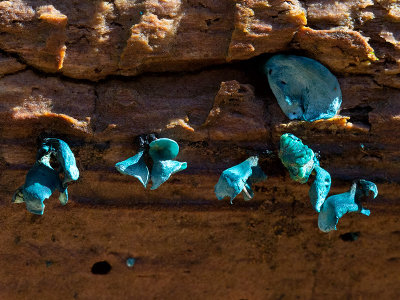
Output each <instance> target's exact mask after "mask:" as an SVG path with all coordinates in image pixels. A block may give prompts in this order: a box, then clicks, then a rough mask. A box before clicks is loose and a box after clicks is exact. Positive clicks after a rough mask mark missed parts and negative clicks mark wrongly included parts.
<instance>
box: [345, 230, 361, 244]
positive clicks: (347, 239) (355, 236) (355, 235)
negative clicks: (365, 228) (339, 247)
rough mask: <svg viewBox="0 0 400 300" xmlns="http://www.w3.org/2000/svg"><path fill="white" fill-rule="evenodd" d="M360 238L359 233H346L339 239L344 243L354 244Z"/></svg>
mask: <svg viewBox="0 0 400 300" xmlns="http://www.w3.org/2000/svg"><path fill="white" fill-rule="evenodd" d="M359 236H360V232H359V231H357V232H346V233H344V234H341V235H340V238H341V239H342V241H344V242H354V241H356V240H357V239H358V238H359Z"/></svg>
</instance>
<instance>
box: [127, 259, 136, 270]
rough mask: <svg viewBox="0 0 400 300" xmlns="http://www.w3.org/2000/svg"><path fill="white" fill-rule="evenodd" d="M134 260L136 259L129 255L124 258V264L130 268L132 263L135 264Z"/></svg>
mask: <svg viewBox="0 0 400 300" xmlns="http://www.w3.org/2000/svg"><path fill="white" fill-rule="evenodd" d="M135 262H136V259H134V258H133V257H129V258H128V259H127V260H126V266H127V267H128V268H132V267H133V265H134V264H135Z"/></svg>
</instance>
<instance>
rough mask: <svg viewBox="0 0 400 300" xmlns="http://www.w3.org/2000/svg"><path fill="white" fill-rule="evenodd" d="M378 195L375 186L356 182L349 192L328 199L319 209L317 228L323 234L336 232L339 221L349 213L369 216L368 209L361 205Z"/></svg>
mask: <svg viewBox="0 0 400 300" xmlns="http://www.w3.org/2000/svg"><path fill="white" fill-rule="evenodd" d="M377 195H378V188H377V187H376V185H375V184H374V183H373V182H371V181H367V180H363V179H361V180H356V181H355V182H354V183H353V185H352V186H351V188H350V191H348V192H346V193H343V194H338V195H333V196H330V197H328V198H327V199H326V200H325V202H324V203H323V205H322V207H321V212H320V213H319V216H318V227H319V229H320V230H321V231H323V232H329V231H331V230H336V225H337V223H338V222H339V219H340V218H341V217H342V216H343V215H345V214H346V213H350V212H358V213H361V214H364V215H366V216H369V215H370V211H369V210H368V209H365V208H363V206H362V203H363V202H364V201H365V200H368V199H371V198H372V199H374V198H376V196H377Z"/></svg>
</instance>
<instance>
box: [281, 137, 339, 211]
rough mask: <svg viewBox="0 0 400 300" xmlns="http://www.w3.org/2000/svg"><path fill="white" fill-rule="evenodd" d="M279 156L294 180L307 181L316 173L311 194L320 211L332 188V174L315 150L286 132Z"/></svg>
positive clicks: (312, 202) (311, 198) (315, 205)
mask: <svg viewBox="0 0 400 300" xmlns="http://www.w3.org/2000/svg"><path fill="white" fill-rule="evenodd" d="M279 158H280V159H281V161H282V164H283V165H284V166H285V167H286V168H287V169H288V171H289V174H290V177H291V178H292V179H293V180H294V181H297V182H300V183H306V182H307V181H308V179H309V177H310V175H311V174H315V179H314V182H313V183H312V184H311V187H310V190H309V196H310V202H311V205H312V207H313V208H314V209H315V211H317V212H319V211H320V209H321V206H322V204H323V203H324V201H325V198H326V196H327V195H328V193H329V190H330V188H331V175H330V174H329V173H328V172H327V171H326V170H324V169H323V168H321V167H320V165H319V161H318V159H317V157H316V155H315V153H314V151H313V150H311V149H310V148H309V147H308V146H306V145H304V144H303V142H302V141H301V139H299V138H298V137H296V136H294V135H293V134H291V133H285V134H283V135H282V136H281V139H280V149H279Z"/></svg>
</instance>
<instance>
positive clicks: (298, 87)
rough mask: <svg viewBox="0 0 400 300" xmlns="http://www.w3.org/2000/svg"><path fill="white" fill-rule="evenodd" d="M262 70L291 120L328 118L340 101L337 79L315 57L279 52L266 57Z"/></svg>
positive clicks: (334, 111)
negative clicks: (266, 60) (268, 57)
mask: <svg viewBox="0 0 400 300" xmlns="http://www.w3.org/2000/svg"><path fill="white" fill-rule="evenodd" d="M264 71H265V73H266V74H267V76H268V83H269V86H270V87H271V90H272V92H273V93H274V95H275V97H276V99H277V100H278V104H279V106H280V107H281V109H282V111H283V112H284V113H285V115H286V116H287V117H288V118H289V119H290V120H294V119H297V120H305V121H309V122H312V121H315V120H319V119H329V118H332V117H334V116H335V115H336V113H337V112H338V110H339V108H340V105H341V104H342V92H341V90H340V86H339V82H338V80H337V79H336V77H335V76H334V75H333V74H332V73H331V72H330V71H329V70H328V69H327V68H326V67H324V66H323V65H322V64H320V63H319V62H317V61H316V60H313V59H311V58H307V57H302V56H296V55H283V54H278V55H274V56H273V57H271V58H270V59H269V60H268V62H267V63H266V65H265V69H264Z"/></svg>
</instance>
